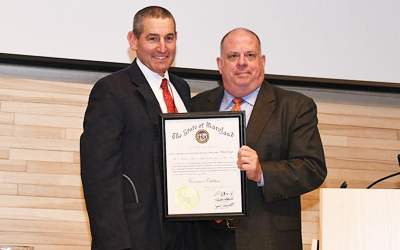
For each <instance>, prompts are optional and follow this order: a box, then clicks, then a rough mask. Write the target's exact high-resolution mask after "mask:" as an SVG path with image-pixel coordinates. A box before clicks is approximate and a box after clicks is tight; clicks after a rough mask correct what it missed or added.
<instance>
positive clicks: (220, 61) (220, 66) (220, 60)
mask: <svg viewBox="0 0 400 250" xmlns="http://www.w3.org/2000/svg"><path fill="white" fill-rule="evenodd" d="M217 64H218V70H219V73H220V74H222V72H221V68H222V64H223V62H222V58H221V57H217Z"/></svg>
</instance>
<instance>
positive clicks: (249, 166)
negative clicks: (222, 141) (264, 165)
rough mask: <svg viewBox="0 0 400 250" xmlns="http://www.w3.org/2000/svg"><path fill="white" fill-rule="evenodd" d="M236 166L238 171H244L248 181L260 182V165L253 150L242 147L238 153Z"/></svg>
mask: <svg viewBox="0 0 400 250" xmlns="http://www.w3.org/2000/svg"><path fill="white" fill-rule="evenodd" d="M237 165H238V168H239V169H240V170H242V171H246V175H247V178H248V179H249V180H251V181H255V182H257V183H259V182H261V175H262V171H261V164H260V162H259V160H258V155H257V152H256V151H255V150H253V149H252V148H250V147H248V146H242V147H241V148H240V149H239V152H238V161H237Z"/></svg>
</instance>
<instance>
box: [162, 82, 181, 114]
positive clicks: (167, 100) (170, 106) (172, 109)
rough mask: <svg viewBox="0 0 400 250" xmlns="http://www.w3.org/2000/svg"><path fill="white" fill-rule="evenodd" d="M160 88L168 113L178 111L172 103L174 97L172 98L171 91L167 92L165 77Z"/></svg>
mask: <svg viewBox="0 0 400 250" xmlns="http://www.w3.org/2000/svg"><path fill="white" fill-rule="evenodd" d="M161 88H162V90H163V96H164V101H165V104H166V105H167V110H168V113H178V110H177V109H176V106H175V103H174V99H173V98H172V96H171V93H170V92H169V89H168V83H167V79H165V78H164V79H162V82H161Z"/></svg>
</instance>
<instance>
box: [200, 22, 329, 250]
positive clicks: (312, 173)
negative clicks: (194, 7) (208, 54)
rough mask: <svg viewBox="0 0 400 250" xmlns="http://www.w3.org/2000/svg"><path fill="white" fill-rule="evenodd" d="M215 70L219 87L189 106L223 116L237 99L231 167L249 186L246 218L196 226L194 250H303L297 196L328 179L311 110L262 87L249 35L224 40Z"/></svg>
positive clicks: (302, 99)
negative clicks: (239, 116) (240, 126)
mask: <svg viewBox="0 0 400 250" xmlns="http://www.w3.org/2000/svg"><path fill="white" fill-rule="evenodd" d="M217 63H218V68H219V71H220V73H221V75H222V79H223V87H218V88H215V89H212V90H209V91H206V92H203V93H201V94H199V95H197V96H195V97H194V98H192V109H193V111H218V110H219V111H229V110H231V109H232V107H233V106H234V103H233V99H234V98H239V99H240V98H242V100H243V101H242V102H241V103H240V107H241V110H245V112H246V120H247V128H246V130H247V131H246V132H247V145H246V146H242V147H241V148H240V149H239V152H238V161H237V164H238V168H239V169H241V170H243V171H246V175H247V178H248V180H249V181H248V209H249V217H248V219H245V220H235V221H228V222H226V221H221V220H216V221H212V222H209V221H204V222H198V223H196V232H197V240H198V244H199V248H200V249H207V250H210V249H218V250H219V249H227V250H228V249H229V250H233V249H239V250H242V249H251V250H256V249H260V250H261V249H262V250H299V249H302V238H301V205H300V195H302V194H304V193H307V192H309V191H311V190H314V189H316V188H318V187H319V186H320V185H321V184H322V182H323V181H324V179H325V177H326V174H327V170H326V166H325V159H324V152H323V148H322V143H321V139H320V135H319V132H318V128H317V123H318V121H317V116H316V115H317V109H316V105H315V103H314V101H313V100H312V99H311V98H308V97H306V96H304V95H302V94H300V93H296V92H292V91H287V90H283V89H281V88H278V87H276V86H272V85H271V84H269V83H268V82H267V81H266V80H265V79H264V66H265V56H264V55H262V54H261V44H260V40H259V38H258V36H257V35H256V34H254V33H253V32H252V31H249V30H247V29H242V28H239V29H235V30H233V31H231V32H229V33H228V34H227V35H225V37H224V38H223V39H222V41H221V57H220V58H217ZM233 224H234V227H235V228H232V226H233Z"/></svg>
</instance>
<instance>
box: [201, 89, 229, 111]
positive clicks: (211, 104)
mask: <svg viewBox="0 0 400 250" xmlns="http://www.w3.org/2000/svg"><path fill="white" fill-rule="evenodd" d="M223 96H224V88H223V87H219V88H218V89H217V90H216V91H214V92H213V93H212V94H211V95H210V96H209V97H208V98H207V101H208V103H204V107H205V108H206V110H204V111H216V110H217V111H218V110H219V107H220V106H221V101H222V98H223Z"/></svg>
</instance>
